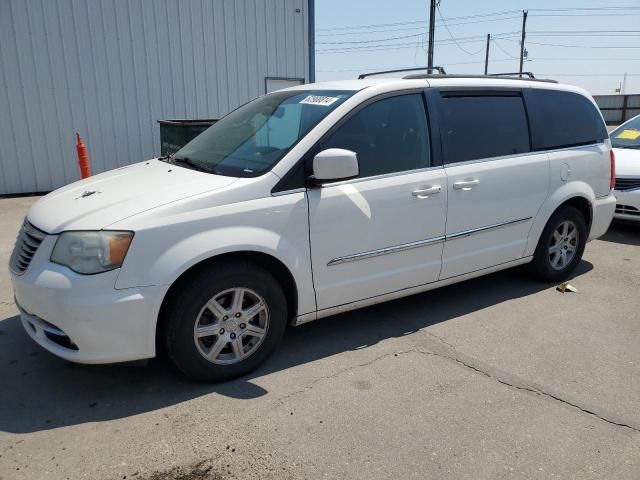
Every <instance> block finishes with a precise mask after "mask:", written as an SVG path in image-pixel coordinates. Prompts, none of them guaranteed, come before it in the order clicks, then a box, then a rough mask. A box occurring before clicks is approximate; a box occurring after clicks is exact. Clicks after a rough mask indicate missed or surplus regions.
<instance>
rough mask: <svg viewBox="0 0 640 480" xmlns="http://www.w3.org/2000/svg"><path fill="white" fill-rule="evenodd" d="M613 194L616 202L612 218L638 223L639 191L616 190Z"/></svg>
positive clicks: (639, 211)
mask: <svg viewBox="0 0 640 480" xmlns="http://www.w3.org/2000/svg"><path fill="white" fill-rule="evenodd" d="M614 193H615V196H616V198H617V199H618V201H617V205H616V211H615V213H614V215H613V217H614V218H617V219H620V220H631V221H635V222H640V190H627V191H624V192H620V191H618V190H616V191H615V192H614Z"/></svg>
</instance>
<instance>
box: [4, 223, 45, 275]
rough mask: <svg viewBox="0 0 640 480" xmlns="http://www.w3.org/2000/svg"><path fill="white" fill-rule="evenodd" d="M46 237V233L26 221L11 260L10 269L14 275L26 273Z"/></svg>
mask: <svg viewBox="0 0 640 480" xmlns="http://www.w3.org/2000/svg"><path fill="white" fill-rule="evenodd" d="M45 236H46V233H44V232H42V231H41V230H38V229H37V228H36V227H34V226H33V225H31V224H30V223H29V222H28V221H26V220H25V221H24V224H23V225H22V228H21V229H20V233H18V238H17V239H16V245H15V247H14V248H13V253H12V254H11V260H9V267H10V268H11V270H12V271H13V272H14V273H16V274H18V275H21V274H23V273H24V271H25V270H26V269H27V268H28V267H29V264H30V263H31V260H32V259H33V256H34V255H35V254H36V251H37V250H38V247H39V246H40V244H41V243H42V240H44V237H45Z"/></svg>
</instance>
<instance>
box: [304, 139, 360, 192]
mask: <svg viewBox="0 0 640 480" xmlns="http://www.w3.org/2000/svg"><path fill="white" fill-rule="evenodd" d="M357 176H358V157H357V156H356V153H355V152H352V151H351V150H344V149H342V148H329V149H328V150H323V151H322V152H320V153H318V154H317V155H316V156H315V157H314V158H313V181H314V182H315V183H316V184H321V183H325V182H334V181H338V180H348V179H349V178H354V177H357Z"/></svg>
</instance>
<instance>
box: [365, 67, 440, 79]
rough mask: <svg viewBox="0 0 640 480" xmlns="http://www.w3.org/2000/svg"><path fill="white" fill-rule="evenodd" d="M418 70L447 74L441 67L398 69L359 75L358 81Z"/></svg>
mask: <svg viewBox="0 0 640 480" xmlns="http://www.w3.org/2000/svg"><path fill="white" fill-rule="evenodd" d="M418 70H426V71H427V72H429V73H431V72H433V71H434V70H435V71H437V72H438V73H439V74H440V75H446V74H447V72H445V71H444V68H443V67H431V68H428V67H417V68H399V69H397V70H383V71H381V72H369V73H361V74H360V75H358V80H362V79H363V78H366V77H371V76H372V75H384V74H385V73H400V72H415V71H418Z"/></svg>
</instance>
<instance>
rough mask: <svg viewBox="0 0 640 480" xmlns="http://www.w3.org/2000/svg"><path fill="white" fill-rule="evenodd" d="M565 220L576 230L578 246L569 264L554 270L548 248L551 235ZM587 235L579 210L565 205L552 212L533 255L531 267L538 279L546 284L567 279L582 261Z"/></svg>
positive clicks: (585, 225) (582, 216)
mask: <svg viewBox="0 0 640 480" xmlns="http://www.w3.org/2000/svg"><path fill="white" fill-rule="evenodd" d="M567 220H569V221H572V222H573V223H574V224H575V225H576V227H577V229H578V245H577V249H576V254H575V255H574V257H573V259H572V260H571V262H570V263H569V264H568V265H567V266H566V267H565V268H563V269H562V270H556V269H554V268H553V267H552V266H551V260H550V259H549V252H548V248H549V245H550V243H551V236H552V235H553V233H554V232H555V231H556V229H557V228H558V226H559V225H560V224H561V223H562V222H564V221H567ZM588 235H589V232H588V229H587V224H586V221H585V219H584V215H583V214H582V212H580V210H578V209H577V208H575V207H573V206H571V205H565V206H563V207H561V208H559V209H558V210H557V211H556V212H554V214H553V215H552V216H551V218H550V219H549V221H548V222H547V225H546V226H545V228H544V230H543V232H542V235H541V236H540V241H539V242H538V246H537V248H536V252H535V254H534V259H533V267H534V269H535V271H536V273H537V275H538V277H540V278H541V279H542V280H544V281H548V282H558V281H562V280H566V279H568V278H569V277H570V276H571V274H572V273H573V271H574V270H575V269H576V267H577V266H578V264H579V263H580V262H581V261H582V255H583V254H584V249H585V247H586V245H587V237H588Z"/></svg>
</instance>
